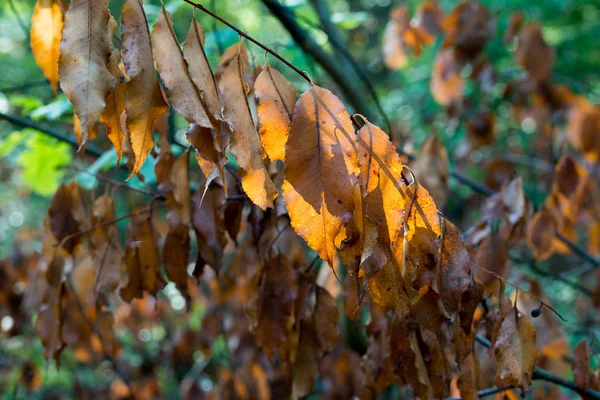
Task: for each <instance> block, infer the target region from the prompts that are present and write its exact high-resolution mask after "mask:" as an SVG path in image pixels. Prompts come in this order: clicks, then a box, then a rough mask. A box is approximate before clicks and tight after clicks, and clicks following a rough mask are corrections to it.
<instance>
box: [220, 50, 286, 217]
mask: <svg viewBox="0 0 600 400" xmlns="http://www.w3.org/2000/svg"><path fill="white" fill-rule="evenodd" d="M243 76H244V67H243V63H242V59H241V58H240V57H239V55H238V56H235V57H234V58H233V60H231V63H229V65H228V66H227V67H226V68H225V70H224V71H223V75H222V76H221V79H220V80H219V91H220V92H221V96H222V100H223V113H224V115H225V120H226V121H227V123H228V124H229V125H230V126H231V129H232V132H233V135H232V137H231V151H232V152H233V154H235V156H236V158H237V161H238V163H239V165H240V168H242V169H243V170H244V175H243V176H242V187H243V189H244V191H245V192H246V194H247V195H248V197H249V198H250V200H252V202H253V203H254V204H256V205H257V206H259V207H260V208H262V209H263V210H265V209H266V208H267V207H273V200H274V199H275V197H277V189H276V188H275V185H274V184H273V181H272V180H271V177H270V176H269V173H268V172H267V169H266V168H265V165H264V163H263V157H262V147H261V144H260V139H259V137H258V132H257V131H256V126H255V125H254V121H253V120H252V114H251V113H250V106H249V105H248V100H247V99H246V82H244V78H243Z"/></svg>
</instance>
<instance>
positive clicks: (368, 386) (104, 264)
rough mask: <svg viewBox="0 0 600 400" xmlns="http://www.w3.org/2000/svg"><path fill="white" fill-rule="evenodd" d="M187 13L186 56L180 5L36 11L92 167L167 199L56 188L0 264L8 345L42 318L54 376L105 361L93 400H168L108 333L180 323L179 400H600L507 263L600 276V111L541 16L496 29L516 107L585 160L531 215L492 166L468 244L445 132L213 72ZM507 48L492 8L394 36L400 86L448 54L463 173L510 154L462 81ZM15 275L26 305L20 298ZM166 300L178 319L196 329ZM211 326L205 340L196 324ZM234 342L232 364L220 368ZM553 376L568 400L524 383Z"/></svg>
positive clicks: (43, 5)
mask: <svg viewBox="0 0 600 400" xmlns="http://www.w3.org/2000/svg"><path fill="white" fill-rule="evenodd" d="M200 10H202V7H200ZM195 12H196V9H195V8H194V13H192V7H191V6H190V7H189V15H190V20H191V23H190V26H189V30H188V33H187V35H186V37H185V41H184V42H183V43H180V42H179V40H178V38H177V35H176V34H175V31H174V28H173V18H172V17H171V15H170V13H169V12H168V11H167V9H166V8H165V7H164V6H163V7H162V8H161V9H160V12H159V13H158V17H157V19H156V22H154V23H153V24H152V26H149V25H148V22H147V16H146V14H145V11H144V7H143V4H142V1H141V0H126V1H125V2H124V4H123V8H122V10H121V14H120V15H121V17H120V21H116V20H115V19H114V18H113V16H112V15H111V14H110V11H109V8H108V3H107V0H71V1H70V3H69V4H68V5H67V4H66V2H64V1H59V0H38V1H37V4H36V8H35V12H34V15H33V17H32V29H31V47H32V50H33V54H34V56H35V59H36V62H37V63H38V65H39V66H40V68H41V69H42V71H43V72H44V75H45V76H46V77H47V79H48V80H49V81H50V83H51V84H52V87H53V88H54V90H56V91H58V90H62V91H63V92H64V93H65V94H66V96H67V98H68V99H69V101H70V102H71V103H72V105H73V109H74V119H75V121H76V128H77V129H75V131H76V133H77V135H78V136H77V140H78V144H79V148H80V151H82V152H83V151H85V147H86V146H87V145H88V144H89V143H90V141H93V140H94V138H95V137H98V136H100V135H107V137H108V139H109V140H110V142H111V143H112V144H113V145H114V148H115V150H116V152H117V155H118V159H119V162H121V161H122V168H126V169H127V170H128V173H129V174H130V178H132V177H133V176H136V175H138V174H140V171H141V168H142V166H143V165H144V163H145V162H146V160H147V158H148V156H149V154H152V155H153V156H155V157H156V160H157V161H156V164H155V168H154V173H155V175H156V181H157V185H156V186H155V187H154V188H151V190H144V191H142V192H141V193H136V196H138V197H136V199H138V200H136V201H135V202H132V204H131V213H130V214H127V215H124V216H121V215H117V213H116V208H115V199H114V197H115V196H116V194H115V193H116V189H117V186H114V187H112V186H111V185H112V184H113V183H111V182H107V184H106V189H105V190H87V189H84V188H83V187H81V186H80V185H78V184H77V182H76V181H66V182H64V183H63V184H62V185H61V186H60V188H59V189H58V190H57V192H56V193H55V195H54V197H53V199H52V202H51V205H50V207H49V209H48V212H47V216H46V218H45V220H44V225H43V226H44V228H43V249H42V250H41V252H40V253H39V254H33V255H28V256H23V257H21V258H20V259H13V260H6V261H3V263H2V264H0V276H2V278H1V279H0V288H1V290H0V315H12V316H13V317H14V318H15V321H16V323H15V325H14V327H13V328H12V330H11V332H10V334H11V335H19V334H20V329H21V328H22V327H23V326H24V325H26V323H27V321H26V319H27V317H26V316H24V315H23V314H22V311H21V308H22V307H24V306H23V305H24V304H26V308H27V310H29V313H37V319H36V322H35V327H36V330H37V334H38V335H39V338H40V340H41V342H42V344H43V347H44V352H45V358H46V360H48V361H50V360H54V361H55V362H56V364H57V365H59V366H60V363H61V354H62V353H63V351H65V350H66V349H70V350H71V351H73V352H74V353H75V354H76V357H77V359H78V360H79V361H81V362H83V363H89V364H93V363H99V362H101V361H102V360H109V361H110V364H111V366H112V367H111V368H113V369H114V371H115V379H114V381H113V382H112V384H111V385H110V387H108V388H107V389H106V392H105V393H88V394H87V395H89V396H94V395H97V396H108V397H111V398H130V397H134V398H162V397H167V396H168V393H165V391H164V388H161V387H160V385H159V384H158V383H157V374H158V372H157V371H158V370H157V368H158V367H157V366H156V365H142V366H141V367H140V366H138V367H135V366H133V365H128V364H127V363H126V362H124V361H123V360H122V359H121V353H122V344H121V343H120V341H119V338H118V335H117V334H116V332H117V331H118V330H129V331H132V332H134V340H137V339H135V337H136V336H137V333H135V332H138V331H139V330H140V329H151V327H152V326H153V324H154V322H155V321H169V322H168V323H169V325H170V326H173V327H176V329H174V331H173V332H171V334H173V338H172V346H171V350H170V352H169V353H168V354H164V357H165V363H170V365H173V366H174V367H173V368H174V369H176V370H177V371H179V370H183V371H184V373H181V372H177V374H178V375H177V376H180V377H181V379H179V387H178V388H177V391H178V392H177V393H178V395H179V396H181V397H183V398H189V399H192V398H194V399H195V398H219V399H234V398H235V399H238V398H240V399H242V398H243V399H270V398H273V399H284V398H301V397H303V396H307V395H311V394H316V395H317V396H319V398H334V399H347V398H353V397H355V398H361V399H369V398H377V396H379V395H380V394H381V393H383V392H385V391H386V390H390V389H389V388H390V387H391V386H392V385H394V384H397V385H398V386H399V387H401V388H403V389H402V390H406V393H411V394H407V396H413V397H415V398H420V399H444V398H447V397H452V396H459V397H461V398H463V399H477V398H479V397H478V391H481V390H485V389H488V388H494V387H497V388H499V389H498V392H499V394H495V396H497V398H501V396H507V397H509V398H518V397H519V396H520V395H521V394H524V393H527V392H528V391H530V392H529V393H530V395H531V396H533V397H532V398H540V399H541V398H546V397H548V396H551V397H552V398H573V397H569V396H571V395H573V393H575V392H577V393H578V394H580V395H583V396H584V397H585V398H590V399H591V398H600V397H598V396H600V394H599V391H600V378H599V376H598V372H597V371H594V370H593V369H592V367H591V364H590V357H592V352H591V351H590V346H589V343H588V342H586V341H582V342H581V343H580V344H579V345H578V346H577V348H575V349H574V350H573V349H571V348H570V347H569V344H568V343H567V340H566V336H565V332H564V329H563V327H562V324H561V318H562V317H561V316H560V315H557V313H556V311H554V308H553V305H552V304H551V301H550V300H549V299H548V297H547V295H546V293H544V290H543V288H542V287H541V285H539V284H538V283H537V282H536V281H534V280H532V281H527V280H526V279H522V280H521V281H520V282H518V283H515V282H513V281H511V280H510V278H509V273H510V271H511V263H512V257H513V256H514V254H513V253H511V252H510V250H511V249H515V248H518V249H520V254H524V253H527V254H529V257H530V261H531V262H532V263H535V262H536V260H544V259H547V258H548V257H551V256H556V255H559V256H561V255H562V256H564V255H568V254H571V253H573V252H575V253H576V254H577V252H579V255H580V256H581V253H583V257H584V258H585V257H587V258H586V259H584V261H587V262H588V263H590V264H592V265H594V266H595V267H598V259H597V258H594V257H597V256H598V254H599V253H600V245H599V244H598V243H599V241H600V192H599V187H598V180H597V174H598V161H599V160H600V130H599V128H600V109H598V107H597V106H595V105H593V104H591V103H590V102H589V101H588V100H587V99H585V98H583V97H580V96H577V95H576V94H574V93H572V92H571V91H570V90H569V89H568V88H567V87H565V86H561V85H558V84H555V83H554V82H553V81H552V64H553V60H554V58H555V57H556V55H555V54H554V50H553V49H552V47H550V46H549V45H548V44H546V42H545V41H544V36H543V34H542V29H541V26H540V25H539V24H538V23H537V22H535V21H530V20H526V19H525V18H524V17H523V16H521V15H514V16H513V17H511V19H510V24H509V26H508V29H507V31H506V32H502V33H501V35H503V37H504V40H505V41H506V42H507V43H509V42H510V43H513V41H514V42H515V43H517V44H516V46H515V47H514V52H513V56H514V64H515V65H516V66H517V67H518V68H521V69H522V70H523V71H524V72H525V74H524V75H523V77H522V79H518V80H517V79H515V80H511V81H510V82H509V83H507V84H506V86H505V90H504V93H502V96H503V98H505V99H506V100H508V101H510V103H511V104H512V107H513V110H514V112H513V115H514V117H515V118H516V119H517V120H518V122H519V123H521V122H522V121H524V120H525V119H528V120H533V121H534V123H535V126H536V127H537V128H536V129H537V130H536V132H535V135H539V137H540V141H544V140H546V139H547V138H548V137H549V136H551V135H552V134H553V129H554V127H553V124H554V120H555V117H556V115H558V114H560V115H561V116H562V117H563V118H565V119H566V124H565V126H566V128H565V129H566V132H567V133H566V136H565V140H566V142H565V144H564V146H565V148H566V147H567V146H568V148H569V149H570V150H569V151H568V152H565V153H564V155H562V156H560V157H557V158H558V159H557V160H556V163H555V164H551V167H550V170H551V171H550V172H551V174H550V175H551V179H552V184H551V192H550V193H549V194H548V196H547V197H546V199H545V201H544V202H543V203H542V204H541V205H540V206H539V207H536V206H534V204H533V202H532V201H531V200H530V199H529V198H528V197H527V195H526V194H525V191H524V182H523V179H522V178H521V177H519V176H516V175H514V174H512V171H510V172H506V171H504V170H502V168H501V167H502V164H498V165H496V167H492V166H490V171H492V173H491V174H490V176H492V177H493V173H494V172H496V173H497V174H499V177H497V179H496V180H491V181H489V182H486V183H487V186H484V187H483V194H484V195H486V196H487V198H486V199H485V201H484V202H483V205H482V206H481V209H480V212H479V216H480V217H479V220H478V222H477V223H476V224H475V225H474V226H473V227H472V228H470V229H468V230H467V231H465V232H461V230H460V229H459V228H457V226H455V225H454V224H453V223H452V222H451V221H450V220H449V219H448V218H446V217H445V216H444V214H443V213H442V211H441V210H442V209H443V208H444V205H445V203H446V201H447V200H448V198H449V196H450V189H449V180H450V179H452V177H456V173H455V169H454V168H451V166H450V162H449V155H448V152H447V150H446V148H445V147H444V144H443V141H441V140H440V139H439V137H437V136H435V135H432V136H431V138H429V139H428V140H427V141H426V142H425V144H424V145H423V146H422V148H421V150H420V151H419V152H418V153H417V154H416V155H413V154H408V153H407V152H405V151H404V150H403V144H402V143H397V142H396V141H394V140H391V138H390V134H393V133H394V132H389V131H388V132H386V131H384V130H383V129H382V128H381V127H379V126H377V125H376V124H375V121H369V120H367V118H366V117H364V116H362V115H360V114H359V113H357V114H354V115H351V114H350V113H349V112H348V110H347V108H346V107H345V105H344V103H343V102H342V100H340V98H339V97H338V96H336V94H334V92H333V91H332V90H333V89H331V88H326V87H321V86H318V85H317V84H316V83H314V82H313V81H312V80H311V78H309V77H308V75H306V74H305V75H303V78H304V79H306V80H307V81H309V84H308V89H307V90H305V91H304V92H303V93H300V94H298V93H297V91H296V88H295V87H294V86H293V85H292V84H291V83H290V82H289V81H288V80H287V79H286V77H285V76H286V75H288V72H289V71H287V70H286V71H283V70H277V69H276V68H275V67H274V66H273V65H270V64H269V59H270V58H272V57H273V54H267V56H266V57H265V61H264V64H263V65H262V66H258V67H254V61H252V62H251V58H250V57H249V55H248V51H247V46H254V44H249V42H248V40H243V39H244V38H243V37H240V41H239V43H238V44H235V45H233V46H232V47H230V48H228V49H226V50H225V52H224V53H223V55H222V57H221V60H220V62H219V64H218V65H217V66H216V68H214V69H213V68H212V67H211V65H210V63H209V59H208V57H207V56H206V52H205V48H204V45H205V32H204V28H203V27H202V26H201V25H200V24H199V23H198V21H197V20H196V15H195ZM117 32H118V33H117ZM495 35H498V32H497V29H496V21H495V19H494V16H493V15H492V12H491V11H490V10H488V9H487V8H486V7H485V6H483V5H482V4H480V3H479V2H477V1H466V2H461V3H459V4H458V5H456V6H455V7H454V8H453V9H451V10H447V12H446V11H445V10H443V9H442V7H441V6H440V5H439V4H438V3H437V2H435V1H425V2H423V3H422V4H421V6H420V7H419V8H418V9H417V10H416V11H415V12H414V15H411V13H410V12H409V10H408V9H407V8H402V7H400V8H395V9H394V10H393V11H392V12H391V15H390V19H389V22H388V24H387V26H386V27H385V28H384V32H383V43H382V54H383V60H384V64H385V66H386V67H387V68H390V69H399V68H406V67H407V63H408V61H409V60H410V59H411V58H414V57H419V56H420V55H421V53H422V51H423V49H424V48H427V47H430V46H432V45H434V44H435V43H436V42H438V41H439V42H441V46H440V47H439V50H438V52H437V55H436V56H435V61H434V63H433V66H432V75H431V79H430V90H431V93H432V95H433V98H434V99H435V101H436V102H438V103H439V104H441V105H443V106H445V112H446V113H447V114H448V115H449V116H450V117H452V118H456V119H457V120H458V119H461V121H463V122H461V123H464V124H465V131H466V133H467V137H466V140H465V142H464V145H463V146H462V148H461V149H460V153H461V154H462V155H463V156H464V155H466V154H469V153H471V152H473V151H475V150H477V149H480V148H483V147H485V146H489V145H490V144H492V143H494V142H495V140H496V137H497V128H496V125H497V121H496V119H497V118H498V117H497V116H496V115H495V113H494V112H493V111H492V110H490V109H487V108H485V107H479V106H478V105H476V104H473V103H472V102H470V101H467V99H466V98H465V91H466V90H467V86H469V85H476V86H477V87H478V90H480V91H482V92H486V91H490V90H492V89H491V87H492V86H493V85H494V84H495V83H496V82H497V80H498V79H499V77H498V76H497V74H496V72H495V71H494V70H493V67H492V65H491V64H490V63H489V62H488V60H487V59H486V56H485V55H484V53H483V49H484V47H485V46H486V44H487V43H488V42H489V41H490V40H491V39H492V38H493V37H494V36H495ZM269 53H271V51H269ZM357 111H358V112H360V111H361V110H357ZM169 112H171V113H178V114H180V115H181V116H182V117H183V118H184V119H185V120H186V121H187V122H188V123H189V128H188V130H187V132H186V138H187V140H188V142H189V143H187V144H186V145H185V146H184V147H185V151H183V152H179V148H177V146H176V145H174V144H173V141H172V137H171V136H170V135H169V134H168V132H167V131H166V130H165V129H164V128H162V127H161V119H164V118H166V117H167V114H168V113H169ZM98 123H100V125H98ZM163 125H164V121H163ZM175 150H176V151H175ZM494 168H495V169H494ZM459 178H460V176H459ZM120 185H123V186H127V183H126V182H121V183H120ZM122 221H125V223H126V232H125V235H124V237H122V235H120V234H119V230H118V227H117V222H119V223H121V222H122ZM585 237H587V240H588V242H589V247H587V248H586V247H583V248H582V247H580V246H578V245H577V243H580V241H581V239H582V238H585ZM123 239H124V240H123ZM20 280H23V281H27V282H28V284H27V287H26V289H25V290H24V291H22V292H21V293H19V294H14V293H13V292H12V290H11V289H10V288H11V287H12V286H13V284H14V282H18V281H20ZM595 285H596V286H595V288H594V290H596V292H595V293H594V294H593V296H595V297H594V301H593V306H592V307H599V306H600V296H599V293H600V292H598V290H599V288H600V287H598V285H597V282H596V284H595ZM168 291H170V292H173V291H174V292H175V293H178V298H180V299H181V300H182V301H184V303H183V305H182V307H181V308H183V309H184V310H183V311H182V312H181V313H177V314H174V313H172V312H171V310H170V305H169V300H168V298H167V297H166V295H165V294H164V293H166V292H168ZM198 310H202V311H201V323H200V324H199V327H195V328H193V327H191V326H188V325H186V324H184V321H185V320H186V319H189V318H191V316H192V315H193V313H194V312H196V313H197V312H198ZM534 317H535V318H534ZM220 340H222V341H224V344H223V346H224V348H225V350H224V351H223V353H224V355H225V357H226V358H227V360H226V361H225V362H222V363H218V364H215V363H213V362H211V363H210V364H209V363H208V362H206V363H205V361H204V360H209V359H211V355H214V354H215V352H216V350H215V343H217V342H219V341H220ZM138 345H140V346H141V343H138ZM569 364H572V378H573V379H572V380H571V379H570V378H569V375H568V374H569V373H568V371H570V369H569ZM204 369H206V371H203V370H204ZM202 374H205V375H206V376H209V377H210V380H211V382H213V384H214V387H211V388H210V389H207V388H206V385H203V384H201V382H202V380H201V379H200V375H202ZM548 374H554V375H552V376H554V377H558V378H559V379H562V380H563V381H564V382H567V383H568V384H571V385H573V387H571V388H570V389H572V390H575V392H569V393H568V394H566V393H567V392H563V391H562V389H560V388H559V386H560V384H559V385H558V386H557V385H555V384H551V383H546V384H539V385H534V386H532V383H533V382H534V381H536V380H539V381H551V379H548ZM554 383H556V382H554ZM562 386H564V387H565V388H569V386H565V385H562ZM30 388H31V390H34V389H35V384H34V383H31V385H30ZM573 388H575V389H573ZM78 390H79V389H78ZM492 394H493V393H492ZM407 398H410V397H407Z"/></svg>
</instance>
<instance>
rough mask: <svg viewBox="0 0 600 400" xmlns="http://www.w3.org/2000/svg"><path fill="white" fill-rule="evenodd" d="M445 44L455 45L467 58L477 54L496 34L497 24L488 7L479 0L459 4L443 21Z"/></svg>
mask: <svg viewBox="0 0 600 400" xmlns="http://www.w3.org/2000/svg"><path fill="white" fill-rule="evenodd" d="M443 26H444V30H445V31H446V37H445V38H444V46H454V47H455V48H456V50H457V51H458V52H459V53H460V54H461V56H465V57H467V58H475V56H476V55H477V54H478V53H479V52H480V51H481V50H482V49H483V47H484V46H485V45H486V43H487V42H488V41H489V40H490V39H491V38H492V36H494V31H495V30H496V24H495V23H494V21H493V20H492V16H491V14H490V12H489V10H488V9H487V8H485V7H484V6H483V5H482V4H481V3H480V2H478V1H463V2H461V3H460V4H458V5H457V6H456V7H454V9H453V10H452V12H451V13H450V14H448V16H447V17H446V19H445V20H444V22H443Z"/></svg>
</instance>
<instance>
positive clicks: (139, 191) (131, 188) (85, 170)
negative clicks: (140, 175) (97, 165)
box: [67, 165, 157, 197]
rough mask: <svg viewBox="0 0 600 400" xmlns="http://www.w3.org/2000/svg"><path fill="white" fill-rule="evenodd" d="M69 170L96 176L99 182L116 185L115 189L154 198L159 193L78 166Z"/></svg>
mask: <svg viewBox="0 0 600 400" xmlns="http://www.w3.org/2000/svg"><path fill="white" fill-rule="evenodd" d="M67 168H69V169H73V170H75V171H78V172H80V173H84V174H88V175H91V176H94V177H96V178H97V179H99V180H101V181H103V182H108V183H110V184H112V185H114V186H115V187H117V188H120V187H121V188H125V189H128V190H131V191H133V192H138V193H141V194H145V195H147V196H153V197H156V196H157V193H154V192H151V191H149V190H145V189H142V188H137V187H134V186H131V185H128V184H127V183H123V182H119V181H116V180H114V179H111V178H109V177H106V176H104V175H100V174H98V173H94V172H90V171H88V170H87V169H85V168H79V167H77V166H73V165H71V166H68V167H67Z"/></svg>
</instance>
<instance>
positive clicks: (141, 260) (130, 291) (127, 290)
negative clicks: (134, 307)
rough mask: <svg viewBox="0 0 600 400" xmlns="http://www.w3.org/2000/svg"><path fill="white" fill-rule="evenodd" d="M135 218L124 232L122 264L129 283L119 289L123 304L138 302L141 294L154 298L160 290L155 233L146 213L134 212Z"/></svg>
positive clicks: (158, 258)
mask: <svg viewBox="0 0 600 400" xmlns="http://www.w3.org/2000/svg"><path fill="white" fill-rule="evenodd" d="M134 213H137V214H136V215H134V217H133V218H132V220H131V224H130V225H129V226H128V229H127V240H126V242H127V249H126V251H125V262H126V264H127V274H128V276H129V281H128V282H127V286H126V287H124V288H122V289H121V297H122V298H123V300H125V301H126V302H131V300H132V299H134V298H135V299H140V298H142V297H143V295H144V292H148V293H149V294H151V295H155V294H156V292H157V291H158V290H159V289H160V288H161V287H162V284H163V281H162V278H161V275H160V256H159V254H158V246H157V245H156V239H155V234H154V231H153V228H152V222H151V220H150V218H149V213H148V212H143V209H138V210H135V211H134Z"/></svg>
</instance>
